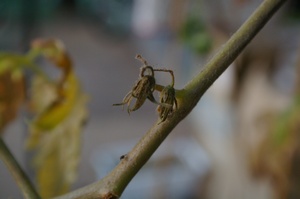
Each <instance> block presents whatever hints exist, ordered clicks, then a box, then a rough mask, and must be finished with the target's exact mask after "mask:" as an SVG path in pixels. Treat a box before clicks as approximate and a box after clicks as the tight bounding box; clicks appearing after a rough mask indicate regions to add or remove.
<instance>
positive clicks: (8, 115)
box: [0, 71, 25, 132]
mask: <svg viewBox="0 0 300 199" xmlns="http://www.w3.org/2000/svg"><path fill="white" fill-rule="evenodd" d="M13 74H14V73H13V71H6V72H3V73H2V74H0V132H3V129H4V128H5V126H6V125H7V124H9V123H10V122H11V121H12V120H14V119H15V118H16V116H17V113H18V110H19V107H20V105H21V104H22V103H23V101H24V92H25V87H24V81H23V75H22V73H19V74H18V77H15V76H13Z"/></svg>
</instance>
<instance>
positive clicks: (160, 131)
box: [56, 0, 285, 199]
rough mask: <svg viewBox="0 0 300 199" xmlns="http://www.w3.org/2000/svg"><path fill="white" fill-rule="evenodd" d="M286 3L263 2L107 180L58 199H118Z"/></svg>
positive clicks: (267, 0) (277, 1)
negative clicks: (163, 119)
mask: <svg viewBox="0 0 300 199" xmlns="http://www.w3.org/2000/svg"><path fill="white" fill-rule="evenodd" d="M284 2H285V0H265V1H263V2H262V3H261V5H260V6H259V7H258V8H257V9H256V11H255V12H254V13H253V14H252V15H251V16H250V17H249V19H248V20H247V21H246V22H245V23H244V24H243V25H242V26H241V27H240V28H239V30H238V31H237V32H236V33H235V34H234V35H232V37H231V38H230V39H229V40H228V41H227V43H226V44H225V45H224V46H223V48H221V49H220V50H219V52H218V53H217V54H216V55H215V56H214V57H213V58H212V59H211V60H210V61H209V62H208V63H207V64H206V66H205V69H204V70H203V71H202V72H201V73H199V74H198V75H197V76H196V77H194V78H193V79H192V80H191V81H190V82H189V83H188V84H187V85H186V86H185V87H184V88H183V89H182V90H179V91H177V92H176V99H177V101H178V109H177V110H176V111H175V112H174V113H173V115H172V117H170V118H168V119H167V120H166V121H165V122H163V123H161V124H158V123H159V122H160V121H157V122H156V123H155V124H154V125H153V127H152V128H151V129H150V130H149V131H148V132H147V133H146V134H145V135H144V136H143V137H142V139H141V140H140V141H139V142H138V143H137V144H136V146H135V147H134V148H133V149H132V150H131V151H130V152H129V153H128V154H127V155H126V156H124V158H123V159H122V160H121V161H120V163H119V164H118V165H117V166H116V167H115V168H114V169H113V170H112V171H111V172H110V173H109V174H108V175H107V176H106V177H104V178H103V179H102V180H100V181H99V182H96V183H93V184H91V185H88V186H86V187H83V188H81V189H78V190H75V191H74V192H71V193H69V194H66V195H63V196H61V197H57V198H56V199H67V198H72V199H74V198H85V199H96V198H97V199H98V198H105V199H107V198H110V199H112V198H119V197H120V196H121V194H122V192H123V191H124V189H125V188H126V186H127V185H128V183H129V182H130V181H131V180H132V178H133V177H134V176H135V175H136V173H137V172H138V171H139V170H140V169H141V167H142V166H143V165H144V164H145V163H146V162H147V161H148V159H149V158H150V157H151V156H152V154H153V153H154V152H155V151H156V149H157V148H158V147H159V146H160V145H161V143H162V142H163V141H164V139H165V138H166V137H167V136H168V135H169V133H170V132H171V131H172V130H173V129H174V128H175V126H176V125H177V124H178V123H179V122H180V121H181V120H183V119H184V118H185V117H186V116H187V115H188V114H189V113H190V112H191V110H192V109H193V108H194V107H195V106H196V104H197V103H198V101H199V100H200V98H201V96H202V95H203V94H204V93H205V91H206V90H207V89H208V88H209V87H210V86H211V85H212V84H213V82H214V81H216V79H217V78H218V77H219V76H220V75H221V74H222V73H223V72H224V71H225V70H226V69H227V68H228V66H229V65H230V64H231V63H232V62H233V61H234V59H235V58H236V57H237V56H238V55H239V54H240V53H241V51H242V50H243V49H244V48H245V47H246V45H247V44H248V43H249V42H250V41H251V40H252V39H253V37H254V36H255V35H256V34H257V33H258V32H259V31H260V30H261V28H262V27H263V26H264V25H265V24H266V23H267V21H268V20H269V19H270V18H271V17H272V15H273V14H274V13H275V12H276V11H277V10H278V9H279V8H280V6H281V5H282V4H283V3H284Z"/></svg>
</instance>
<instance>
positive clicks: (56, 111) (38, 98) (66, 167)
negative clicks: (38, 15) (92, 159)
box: [0, 39, 87, 198]
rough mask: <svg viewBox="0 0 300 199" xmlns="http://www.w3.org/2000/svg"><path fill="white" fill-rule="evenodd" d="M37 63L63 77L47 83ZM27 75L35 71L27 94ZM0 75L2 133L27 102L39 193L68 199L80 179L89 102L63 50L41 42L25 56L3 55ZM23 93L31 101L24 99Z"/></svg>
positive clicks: (57, 44)
mask: <svg viewBox="0 0 300 199" xmlns="http://www.w3.org/2000/svg"><path fill="white" fill-rule="evenodd" d="M38 57H43V58H45V59H46V60H48V61H50V62H51V63H52V65H53V66H55V67H57V68H58V69H59V70H61V76H60V77H59V78H56V79H51V78H50V77H48V76H47V75H46V74H45V73H44V72H43V71H42V69H41V68H40V67H39V66H37V65H36V64H35V62H36V59H37V58H38ZM26 69H31V71H33V75H32V78H31V79H29V82H30V86H29V87H28V88H27V87H25V86H24V72H25V70H26ZM0 75H1V88H2V90H1V91H0V92H1V93H0V95H1V101H0V107H1V110H0V111H1V120H0V121H1V130H2V132H4V127H5V126H6V125H7V124H8V123H9V122H10V121H12V120H13V119H14V118H15V117H16V115H17V111H18V109H19V107H20V106H21V104H22V103H25V102H26V103H27V104H28V105H29V106H28V107H29V109H30V111H31V113H32V114H33V115H34V117H33V119H29V120H30V121H29V122H28V125H29V137H28V138H27V148H28V149H29V150H34V153H35V155H34V161H33V163H34V167H35V169H36V178H37V185H38V190H39V192H40V194H41V196H42V197H43V198H49V197H52V196H55V195H58V194H62V193H65V192H66V191H68V190H69V187H70V185H71V184H72V183H73V182H74V181H75V179H76V173H77V171H76V170H77V166H78V163H79V158H80V148H81V146H80V143H81V141H80V140H81V131H82V126H83V124H84V121H85V119H86V117H87V110H86V103H87V96H86V95H85V94H84V93H83V92H82V90H81V88H80V85H79V80H78V78H77V76H76V74H75V73H74V70H73V65H72V62H71V59H70V58H69V56H68V54H67V52H66V50H65V48H64V45H63V44H62V43H61V42H60V41H59V40H55V39H37V40H35V41H33V42H32V45H31V49H30V50H29V52H28V53H27V54H25V55H19V54H14V53H1V54H0ZM25 92H26V93H28V96H29V99H25V98H24V93H25Z"/></svg>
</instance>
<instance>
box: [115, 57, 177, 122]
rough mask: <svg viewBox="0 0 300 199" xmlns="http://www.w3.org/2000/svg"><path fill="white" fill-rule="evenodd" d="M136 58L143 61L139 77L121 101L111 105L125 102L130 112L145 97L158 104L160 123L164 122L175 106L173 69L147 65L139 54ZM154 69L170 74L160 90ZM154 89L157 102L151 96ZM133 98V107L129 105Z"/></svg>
mask: <svg viewBox="0 0 300 199" xmlns="http://www.w3.org/2000/svg"><path fill="white" fill-rule="evenodd" d="M136 59H138V60H140V61H141V62H142V63H143V66H141V68H140V69H141V70H140V77H139V79H138V81H137V83H136V84H135V85H134V86H133V88H132V89H131V91H129V92H128V93H127V94H126V95H125V97H124V99H123V101H122V102H121V103H119V104H113V106H124V105H125V104H127V106H128V107H127V112H128V113H129V114H130V112H132V111H135V110H137V109H139V108H140V107H141V106H142V105H143V104H144V102H145V101H146V99H149V100H150V101H151V102H153V103H155V104H157V105H158V108H157V111H158V113H159V117H160V119H161V121H160V123H161V122H164V121H165V120H166V119H167V117H168V116H169V115H171V114H172V113H173V111H174V106H175V108H177V100H176V96H175V89H174V75H173V71H172V70H167V69H154V68H153V67H152V66H150V65H148V63H147V61H146V60H145V59H144V58H143V57H142V56H141V55H137V56H136ZM155 71H158V72H169V73H170V74H171V76H172V83H171V84H170V85H167V86H165V87H164V88H163V89H162V90H159V89H157V88H158V86H157V85H156V81H155V77H154V72H155ZM155 90H157V91H160V102H157V101H156V100H155V98H154V96H153V92H154V91H155ZM133 98H135V99H136V101H135V104H134V105H133V107H130V103H131V100H132V99H133Z"/></svg>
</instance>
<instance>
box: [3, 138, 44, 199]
mask: <svg viewBox="0 0 300 199" xmlns="http://www.w3.org/2000/svg"><path fill="white" fill-rule="evenodd" d="M0 158H1V159H2V160H3V162H4V163H5V165H6V166H7V168H8V169H9V170H10V172H11V173H12V175H13V177H14V178H15V180H16V182H17V184H18V186H19V187H20V189H21V191H22V193H23V196H24V198H26V199H39V198H40V196H39V194H38V193H37V191H36V190H35V189H34V187H33V185H32V184H31V182H30V180H29V179H28V177H27V176H26V174H25V173H24V171H23V170H22V168H21V167H20V165H19V164H18V162H17V161H16V159H15V158H14V156H13V155H12V153H11V152H10V151H9V149H8V148H7V146H6V144H5V143H4V141H3V139H2V138H1V137H0Z"/></svg>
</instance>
